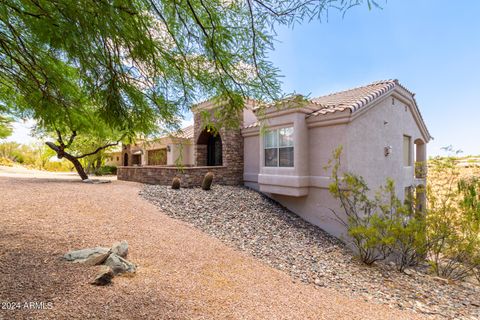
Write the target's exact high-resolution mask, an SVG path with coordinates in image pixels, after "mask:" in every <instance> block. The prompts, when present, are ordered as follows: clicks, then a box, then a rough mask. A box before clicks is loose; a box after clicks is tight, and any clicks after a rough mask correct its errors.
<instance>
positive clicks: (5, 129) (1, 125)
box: [0, 114, 12, 139]
mask: <svg viewBox="0 0 480 320" xmlns="http://www.w3.org/2000/svg"><path fill="white" fill-rule="evenodd" d="M11 123H12V119H11V118H8V117H5V116H2V115H1V114H0V139H5V138H6V137H8V136H9V135H11V134H12V126H11Z"/></svg>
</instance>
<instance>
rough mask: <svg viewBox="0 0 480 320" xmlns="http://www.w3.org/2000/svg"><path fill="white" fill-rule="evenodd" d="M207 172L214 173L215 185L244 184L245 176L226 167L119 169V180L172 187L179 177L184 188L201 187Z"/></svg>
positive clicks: (134, 167) (135, 167)
mask: <svg viewBox="0 0 480 320" xmlns="http://www.w3.org/2000/svg"><path fill="white" fill-rule="evenodd" d="M207 172H212V173H213V183H214V184H215V183H217V184H223V185H240V184H242V182H243V176H239V175H238V173H237V172H232V171H231V170H230V168H228V167H226V166H215V167H185V168H183V169H179V168H177V167H161V166H143V167H137V166H133V167H118V168H117V178H118V180H126V181H136V182H142V183H148V184H162V185H171V184H172V179H173V178H174V177H179V178H180V180H181V186H182V187H183V188H192V187H199V186H200V185H201V184H202V180H203V177H204V176H205V174H206V173H207Z"/></svg>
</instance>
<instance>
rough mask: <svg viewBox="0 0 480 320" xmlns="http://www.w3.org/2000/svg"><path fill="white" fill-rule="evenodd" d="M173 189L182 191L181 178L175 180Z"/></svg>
mask: <svg viewBox="0 0 480 320" xmlns="http://www.w3.org/2000/svg"><path fill="white" fill-rule="evenodd" d="M172 189H180V178H179V177H175V178H173V180H172Z"/></svg>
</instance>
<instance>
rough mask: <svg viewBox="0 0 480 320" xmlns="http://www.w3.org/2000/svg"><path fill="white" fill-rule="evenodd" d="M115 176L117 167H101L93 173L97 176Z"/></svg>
mask: <svg viewBox="0 0 480 320" xmlns="http://www.w3.org/2000/svg"><path fill="white" fill-rule="evenodd" d="M116 174H117V167H115V166H101V167H100V168H99V169H98V170H97V171H96V172H95V175H97V176H105V175H116Z"/></svg>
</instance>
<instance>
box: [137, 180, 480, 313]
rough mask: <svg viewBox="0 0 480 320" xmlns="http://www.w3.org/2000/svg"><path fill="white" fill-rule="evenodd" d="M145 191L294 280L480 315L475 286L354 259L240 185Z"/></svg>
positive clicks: (396, 304)
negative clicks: (364, 263) (210, 188)
mask: <svg viewBox="0 0 480 320" xmlns="http://www.w3.org/2000/svg"><path fill="white" fill-rule="evenodd" d="M141 194H142V196H143V197H145V198H146V199H148V200H149V201H151V202H152V203H154V204H155V205H157V206H158V207H159V208H160V209H161V210H162V211H163V212H165V213H166V214H168V215H169V216H172V217H174V218H177V219H180V220H183V221H187V222H189V223H191V224H193V225H194V226H196V227H198V228H199V229H201V230H203V231H205V232H206V233H208V234H210V235H213V236H215V237H216V238H218V239H221V240H222V241H224V242H225V243H227V244H229V245H230V246H232V247H235V248H237V249H240V250H242V251H245V252H247V253H249V254H250V255H252V256H254V257H256V258H258V259H259V260H261V261H263V262H265V263H266V264H268V265H270V266H272V267H274V268H276V269H278V270H281V271H285V272H287V273H289V274H290V275H291V276H292V278H294V279H298V280H300V281H302V282H304V283H311V284H315V285H316V286H318V287H327V288H331V289H335V290H336V291H338V292H341V293H343V294H349V295H351V296H356V297H359V296H360V297H362V298H363V299H366V300H369V301H375V302H379V303H383V304H387V305H389V306H391V307H393V308H398V309H410V310H414V311H416V312H418V313H421V314H425V315H434V316H437V317H442V318H450V319H460V318H463V319H479V318H480V288H479V287H478V286H475V285H471V284H468V283H449V282H448V281H446V280H444V279H440V278H436V277H431V276H428V275H425V274H423V273H417V272H414V271H410V270H407V271H408V272H407V273H408V274H404V273H399V272H397V271H396V270H395V268H394V267H393V266H391V265H385V264H378V265H377V266H375V267H368V266H365V265H363V264H361V263H359V262H358V261H357V260H356V259H355V258H354V257H353V255H352V253H351V252H350V251H349V250H347V249H346V248H345V247H344V245H343V244H342V243H341V242H340V241H338V240H337V239H335V238H333V237H331V236H329V235H328V234H327V233H326V232H324V231H323V230H321V229H320V228H318V227H315V226H313V225H311V224H309V223H308V222H305V221H304V220H302V219H301V218H299V217H298V216H297V215H295V214H293V213H291V212H290V211H288V210H287V209H285V208H283V207H282V206H280V205H279V204H277V203H276V202H274V201H272V200H270V199H269V198H267V197H265V196H263V195H261V194H259V193H258V192H256V191H253V190H250V189H247V188H244V187H229V186H218V185H215V186H214V187H213V189H212V190H210V191H203V190H201V189H200V188H195V189H181V190H172V189H171V188H169V187H167V186H152V185H146V186H145V187H144V190H143V191H142V192H141Z"/></svg>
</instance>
